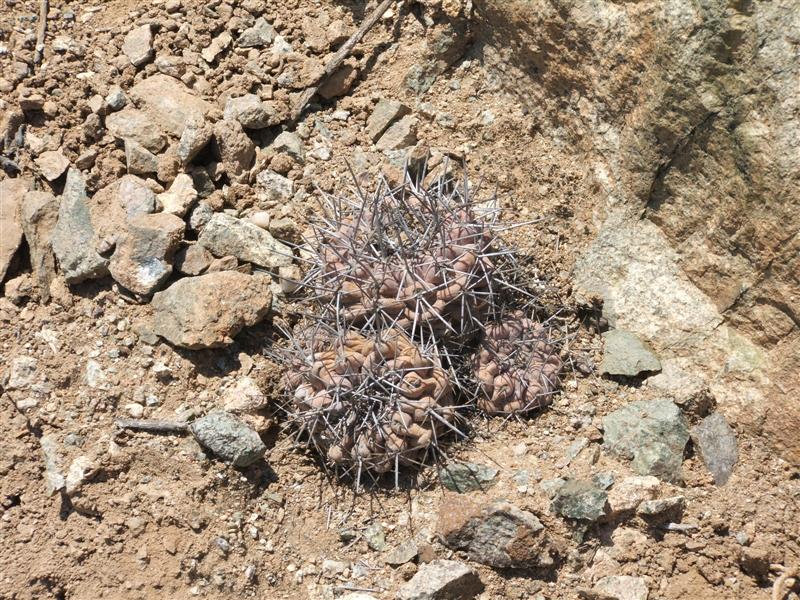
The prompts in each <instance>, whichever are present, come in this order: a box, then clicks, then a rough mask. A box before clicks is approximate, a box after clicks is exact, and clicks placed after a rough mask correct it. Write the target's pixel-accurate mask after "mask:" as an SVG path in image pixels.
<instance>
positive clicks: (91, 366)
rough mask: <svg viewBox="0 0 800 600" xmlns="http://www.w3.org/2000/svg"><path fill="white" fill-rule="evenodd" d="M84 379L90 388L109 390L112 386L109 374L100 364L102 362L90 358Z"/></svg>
mask: <svg viewBox="0 0 800 600" xmlns="http://www.w3.org/2000/svg"><path fill="white" fill-rule="evenodd" d="M83 380H84V382H85V383H86V385H88V386H89V387H90V388H93V389H98V390H107V389H110V388H111V386H110V384H109V382H108V375H107V374H106V372H105V371H104V370H103V367H102V366H100V363H99V362H97V361H96V360H94V359H92V358H90V359H89V360H87V361H86V371H85V373H84V376H83Z"/></svg>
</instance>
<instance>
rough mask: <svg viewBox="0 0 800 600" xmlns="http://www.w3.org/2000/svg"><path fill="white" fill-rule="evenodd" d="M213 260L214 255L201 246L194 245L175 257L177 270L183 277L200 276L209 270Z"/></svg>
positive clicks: (179, 252)
mask: <svg viewBox="0 0 800 600" xmlns="http://www.w3.org/2000/svg"><path fill="white" fill-rule="evenodd" d="M213 259H214V257H213V256H212V254H211V253H210V252H209V251H208V250H206V249H205V248H203V247H202V246H201V245H200V244H192V245H191V246H186V247H185V248H183V249H181V250H179V251H178V253H177V254H176V255H175V268H176V269H177V270H178V272H179V273H182V274H183V275H200V273H202V272H204V271H205V270H206V269H208V265H210V264H211V261H212V260H213Z"/></svg>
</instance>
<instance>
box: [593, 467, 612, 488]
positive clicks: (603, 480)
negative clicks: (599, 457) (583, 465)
mask: <svg viewBox="0 0 800 600" xmlns="http://www.w3.org/2000/svg"><path fill="white" fill-rule="evenodd" d="M615 479H616V477H614V474H613V473H611V472H609V471H602V472H600V473H595V474H594V475H592V483H593V484H594V485H595V486H596V487H598V488H600V489H601V490H607V489H608V488H610V487H611V486H612V485H614V480H615Z"/></svg>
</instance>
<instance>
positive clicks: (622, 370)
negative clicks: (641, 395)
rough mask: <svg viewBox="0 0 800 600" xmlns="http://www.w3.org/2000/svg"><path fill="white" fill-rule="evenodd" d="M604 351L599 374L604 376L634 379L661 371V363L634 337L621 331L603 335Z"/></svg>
mask: <svg viewBox="0 0 800 600" xmlns="http://www.w3.org/2000/svg"><path fill="white" fill-rule="evenodd" d="M603 342H604V351H603V362H602V363H600V372H601V373H603V374H604V375H624V376H626V377H635V376H636V375H639V374H640V373H649V372H654V371H660V370H661V362H660V361H659V360H658V358H657V357H656V355H655V354H653V352H652V351H651V350H650V349H649V348H648V347H647V346H646V345H645V344H644V343H643V342H642V341H641V340H640V339H639V338H638V337H636V336H635V335H633V334H632V333H630V332H629V331H625V330H623V329H612V330H611V331H607V332H605V333H604V334H603Z"/></svg>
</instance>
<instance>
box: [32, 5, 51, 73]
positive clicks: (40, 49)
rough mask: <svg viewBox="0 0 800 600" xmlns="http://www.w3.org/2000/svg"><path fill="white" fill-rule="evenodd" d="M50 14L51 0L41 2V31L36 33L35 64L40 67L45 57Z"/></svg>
mask: <svg viewBox="0 0 800 600" xmlns="http://www.w3.org/2000/svg"><path fill="white" fill-rule="evenodd" d="M49 12H50V0H40V1H39V29H38V30H37V32H36V51H35V52H34V54H33V64H35V65H38V64H39V63H40V62H42V56H44V38H45V35H47V13H49Z"/></svg>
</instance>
